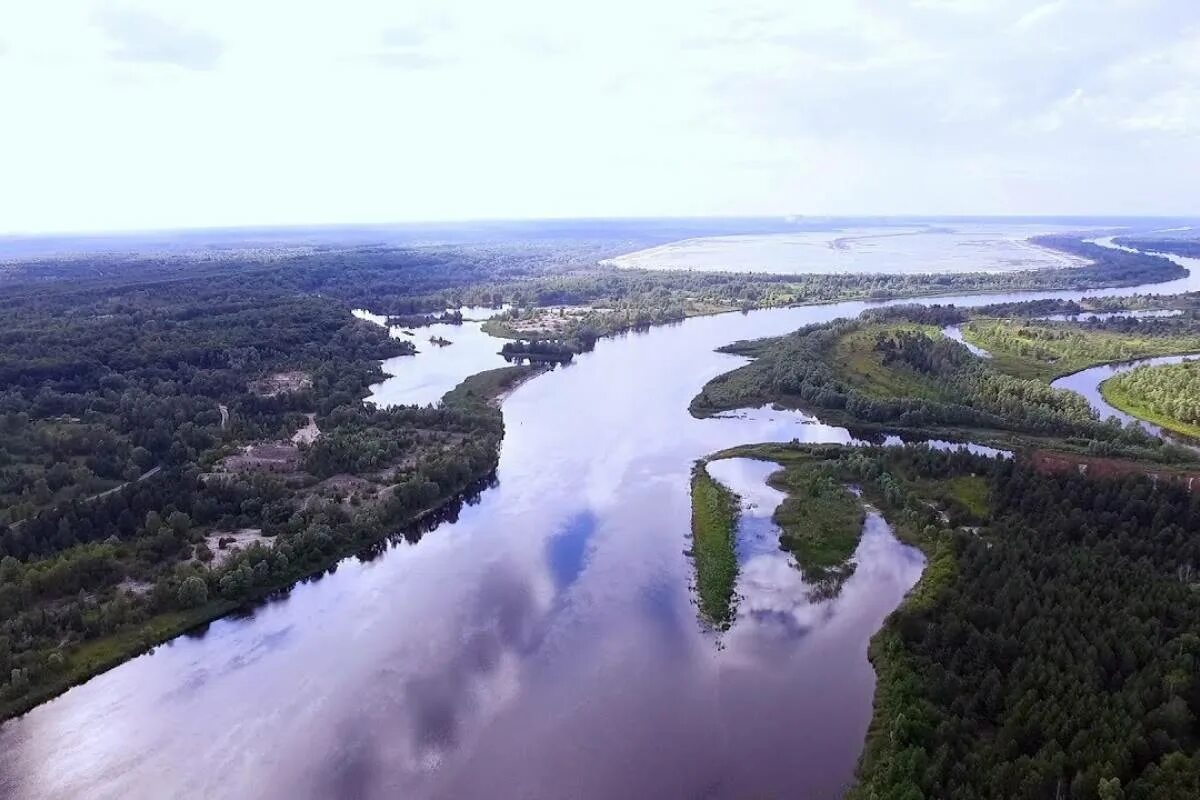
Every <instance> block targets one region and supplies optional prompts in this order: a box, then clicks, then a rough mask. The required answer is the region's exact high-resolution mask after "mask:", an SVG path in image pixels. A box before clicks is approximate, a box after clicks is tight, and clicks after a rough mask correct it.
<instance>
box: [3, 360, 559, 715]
mask: <svg viewBox="0 0 1200 800" xmlns="http://www.w3.org/2000/svg"><path fill="white" fill-rule="evenodd" d="M543 371H544V369H541V368H537V367H530V366H511V367H500V368H498V369H494V370H488V371H486V372H482V373H478V374H476V375H472V376H471V377H469V378H467V379H466V380H464V381H463V382H462V383H461V384H460V385H459V386H458V387H456V388H455V389H453V390H451V391H450V392H447V393H446V396H445V399H444V403H445V404H447V405H449V406H458V407H474V408H477V409H485V408H486V409H487V413H489V414H495V415H497V416H500V410H499V400H500V398H502V397H503V396H506V395H507V394H508V393H511V392H512V391H513V390H515V388H516V387H517V386H519V385H520V384H522V383H524V382H526V381H528V380H531V379H532V378H534V377H536V376H537V375H539V374H541V373H542V372H543ZM501 425H502V422H501ZM498 461H499V452H498V451H497V452H494V453H493V455H492V458H491V460H490V463H488V464H487V465H486V466H485V468H483V469H481V470H479V471H477V472H475V473H472V474H470V475H468V476H466V477H464V478H463V479H461V480H460V481H459V482H458V483H457V484H455V485H454V486H451V487H448V488H447V489H446V490H445V491H443V492H442V493H441V494H440V495H439V496H438V497H437V498H434V499H433V500H432V501H431V502H430V503H428V504H427V505H426V506H425V507H423V508H422V509H420V510H419V511H417V512H415V513H413V514H410V515H408V516H406V517H405V518H403V519H400V520H397V521H393V522H391V523H389V524H379V525H377V526H376V527H375V528H374V529H372V530H371V535H369V536H367V537H358V538H356V539H355V540H354V543H353V546H352V547H349V548H347V549H338V550H335V551H334V552H332V553H328V554H324V555H322V556H321V557H319V558H318V559H316V560H315V561H313V560H309V561H305V562H300V561H299V560H297V561H295V562H294V563H292V562H289V563H290V565H291V566H290V569H287V570H286V571H284V572H283V573H282V574H279V575H272V576H271V579H270V580H269V581H268V582H266V583H259V584H256V585H254V586H252V587H251V588H250V589H249V590H248V591H247V592H246V593H245V595H244V596H242V597H239V598H238V599H236V600H232V599H225V598H214V599H211V600H208V601H207V602H205V603H204V604H202V605H200V606H198V607H196V608H191V609H184V610H172V611H167V612H163V613H159V614H155V615H154V616H152V617H150V618H148V619H146V620H144V621H142V622H140V623H138V624H135V625H132V626H129V627H126V628H124V629H121V630H118V631H117V632H115V633H113V634H110V635H108V636H104V637H100V638H96V639H91V640H87V641H85V642H83V643H81V644H80V645H78V646H77V647H76V648H75V649H74V650H73V651H71V652H70V653H68V654H66V655H63V656H62V657H61V660H60V664H59V668H58V669H57V670H56V671H55V672H54V673H53V674H52V675H51V676H49V678H48V679H46V678H43V679H42V680H40V681H38V682H37V684H35V685H31V686H30V687H29V689H28V690H27V691H26V692H25V693H24V694H22V695H21V696H19V697H16V698H8V699H5V700H3V701H0V722H2V721H3V720H6V719H9V718H11V717H16V716H20V715H21V714H24V713H25V712H26V711H29V710H30V709H32V708H34V707H36V706H38V705H40V704H42V703H44V702H46V701H48V700H51V699H53V698H54V697H57V696H58V695H60V694H62V693H63V692H66V691H67V690H69V689H71V688H72V687H74V686H76V685H78V684H81V683H84V682H85V681H87V680H89V679H91V678H93V677H95V676H96V675H99V674H101V673H103V672H106V671H108V670H110V669H112V668H114V667H116V666H118V665H120V664H122V663H124V662H126V661H129V660H130V659H133V658H136V657H138V656H140V655H142V654H144V653H147V652H150V651H152V650H153V649H154V648H155V647H157V646H159V645H161V644H164V643H166V642H169V641H170V640H172V639H174V638H176V637H178V636H181V635H184V634H187V633H189V632H192V631H196V630H199V629H201V628H203V627H205V626H207V625H208V624H209V623H211V622H214V621H216V620H218V619H221V618H222V617H225V616H226V615H228V614H230V613H233V612H235V611H237V610H239V609H246V608H251V607H253V606H255V605H256V604H258V603H260V602H261V601H263V600H264V599H267V598H270V597H273V596H277V595H279V594H280V593H281V592H286V591H287V590H289V589H290V588H291V587H292V586H294V585H295V584H297V583H298V582H301V581H303V580H306V579H308V578H311V577H313V576H315V575H320V574H323V573H325V572H327V571H329V570H330V569H333V568H336V565H337V564H338V563H339V562H340V561H342V560H343V559H345V558H348V557H352V556H354V555H355V554H356V553H363V552H365V551H367V550H369V549H370V548H372V547H376V546H378V544H379V543H380V542H382V541H384V540H386V539H388V538H390V537H392V536H394V535H397V534H399V533H404V532H408V531H416V530H419V529H421V528H422V527H423V526H424V525H426V524H429V522H430V521H431V520H436V519H438V518H440V517H442V516H443V515H447V516H448V515H449V514H450V512H451V511H452V510H453V509H455V508H456V507H459V506H461V504H462V502H463V501H464V500H465V499H466V498H468V497H470V496H472V495H474V494H478V493H479V492H480V491H482V490H483V489H484V488H486V487H487V485H488V484H489V483H490V481H491V476H493V475H494V473H495V469H496V465H497V463H498ZM214 563H215V562H214Z"/></svg>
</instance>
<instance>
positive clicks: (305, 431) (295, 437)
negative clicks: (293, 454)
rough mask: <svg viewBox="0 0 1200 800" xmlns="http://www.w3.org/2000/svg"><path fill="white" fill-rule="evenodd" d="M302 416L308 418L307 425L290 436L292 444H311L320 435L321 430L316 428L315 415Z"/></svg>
mask: <svg viewBox="0 0 1200 800" xmlns="http://www.w3.org/2000/svg"><path fill="white" fill-rule="evenodd" d="M304 416H306V417H308V424H307V425H305V426H304V427H303V428H301V429H300V430H298V431H296V432H295V433H293V434H292V443H293V444H312V443H313V442H315V441H316V440H317V439H318V437H320V435H321V429H320V428H318V427H317V415H316V414H311V413H310V414H305V415H304Z"/></svg>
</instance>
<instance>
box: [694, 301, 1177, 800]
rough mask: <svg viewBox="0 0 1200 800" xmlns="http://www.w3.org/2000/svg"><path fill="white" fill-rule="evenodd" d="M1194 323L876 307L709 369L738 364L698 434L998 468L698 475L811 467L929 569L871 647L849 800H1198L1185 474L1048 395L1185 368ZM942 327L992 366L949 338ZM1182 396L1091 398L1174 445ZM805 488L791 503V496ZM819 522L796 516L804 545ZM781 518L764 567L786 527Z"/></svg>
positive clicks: (1044, 305) (1173, 459)
mask: <svg viewBox="0 0 1200 800" xmlns="http://www.w3.org/2000/svg"><path fill="white" fill-rule="evenodd" d="M1194 302H1195V298H1194V297H1193V296H1181V297H1174V298H1162V299H1153V300H1151V299H1144V300H1135V301H1134V302H1133V303H1132V304H1130V305H1136V306H1137V307H1140V308H1148V309H1151V310H1152V309H1155V308H1159V307H1171V308H1174V309H1178V310H1181V311H1182V312H1183V313H1182V314H1180V315H1175V316H1169V317H1142V318H1132V317H1129V316H1119V317H1110V318H1100V319H1087V318H1083V319H1081V320H1079V321H1072V322H1068V321H1061V320H1045V319H1038V317H1044V316H1046V315H1057V314H1075V313H1080V312H1082V311H1088V310H1090V311H1096V312H1111V311H1124V310H1126V308H1127V306H1126V307H1122V305H1121V304H1119V303H1117V302H1116V301H1099V302H1096V303H1094V304H1093V303H1092V302H1091V301H1089V304H1088V308H1084V307H1083V306H1081V305H1079V304H1066V303H1063V302H1062V301H1037V302H1035V303H1029V304H997V305H994V306H991V307H987V306H985V307H982V308H978V309H958V308H954V307H949V306H929V307H917V306H892V307H888V308H881V309H874V310H871V311H868V312H866V313H864V314H863V315H862V316H861V317H860V318H859V319H855V320H841V321H835V322H832V323H822V324H817V325H812V326H809V327H807V328H803V329H801V330H799V331H796V332H794V333H792V334H788V335H786V336H782V337H777V338H773V339H764V340H759V341H753V342H738V343H735V344H733V345H730V346H728V347H727V348H724V349H725V350H726V351H727V352H730V353H734V354H738V355H743V356H747V357H749V358H751V359H753V360H752V361H750V363H748V364H746V365H745V366H742V367H740V368H738V369H735V370H733V371H732V372H729V373H726V374H724V375H721V376H718V377H717V378H715V379H713V380H712V381H710V382H709V383H708V384H707V385H706V386H705V387H704V388H703V390H702V391H701V392H700V393H699V394H698V395H697V396H696V397H695V399H694V400H693V403H692V412H693V414H695V415H697V416H704V415H707V414H712V413H717V412H719V411H722V410H725V409H733V408H741V407H753V406H759V405H763V404H767V403H774V404H780V405H785V406H790V407H798V408H802V409H805V410H809V411H811V412H812V413H814V414H816V415H817V416H818V417H819V418H820V419H821V420H822V421H826V422H832V423H834V424H844V425H848V426H850V427H851V429H852V430H856V431H858V430H886V431H891V432H895V431H897V430H904V431H905V433H906V435H908V436H912V437H919V438H950V439H958V440H960V441H961V440H964V439H966V440H970V441H976V442H991V443H993V444H995V445H997V446H1002V445H1004V444H1007V445H1008V446H1009V447H1011V448H1012V449H1013V450H1015V451H1016V455H1015V457H1014V458H985V457H983V456H977V455H972V454H970V453H968V452H966V451H965V450H959V451H950V452H945V451H939V450H935V449H933V448H929V447H922V446H905V447H841V446H837V447H835V446H828V445H820V446H818V445H802V444H799V443H795V442H794V443H793V444H791V445H779V444H761V445H746V446H742V447H736V448H732V449H730V450H726V451H721V452H719V453H716V454H713V455H712V456H709V458H718V457H734V456H743V457H752V458H761V459H766V460H770V461H775V462H776V463H780V464H785V465H786V464H792V465H797V464H799V465H804V464H813V463H819V464H821V465H822V472H823V474H824V475H825V476H827V479H829V480H832V481H833V482H834V484H841V485H847V484H855V485H858V486H861V487H862V491H863V493H864V496H865V498H866V499H867V500H869V501H870V502H871V503H872V504H874V505H876V506H877V507H878V508H879V509H880V510H881V512H882V513H883V514H884V516H885V518H886V519H887V520H888V521H889V522H890V523H891V524H892V525H893V526H894V528H895V530H896V533H897V536H899V537H900V538H901V539H902V540H904V541H906V542H909V543H911V544H913V545H916V546H918V547H920V548H921V549H922V550H923V551H924V552H925V554H926V557H927V559H928V564H927V566H926V568H925V571H924V573H923V575H922V578H921V580H920V581H919V583H918V584H917V586H916V587H915V588H914V589H913V590H912V591H911V592H910V594H909V595H908V597H907V598H906V599H905V601H904V602H903V603H902V605H901V606H900V608H899V609H898V610H897V611H896V612H895V613H894V614H893V615H892V617H891V618H889V620H888V622H887V623H886V624H885V626H884V628H883V629H882V630H881V631H880V632H879V633H878V634H876V636H875V637H874V639H873V640H872V645H871V650H870V657H871V661H872V664H873V665H874V667H875V669H876V672H877V675H878V684H877V688H876V695H875V712H874V716H873V719H872V722H871V726H870V729H869V733H868V737H867V744H866V747H865V749H864V751H863V754H862V756H861V758H860V762H859V768H858V775H857V782H856V785H855V786H854V787H853V788H852V789H851V791H850V794H849V797H851V798H853V800H884V799H885V798H886V799H887V800H891V799H892V798H906V799H908V798H911V799H912V800H916V799H918V798H933V797H954V798H967V799H968V800H969V799H970V798H1030V799H1031V800H1033V799H1041V798H1044V799H1045V800H1060V798H1073V799H1074V798H1078V799H1080V800H1092V799H1093V798H1098V799H1099V800H1111V799H1112V798H1125V799H1126V800H1132V799H1133V798H1139V799H1140V798H1145V799H1146V800H1149V798H1166V799H1167V800H1177V799H1178V800H1182V799H1183V798H1191V797H1196V796H1200V721H1198V717H1197V714H1198V713H1200V633H1198V632H1200V572H1197V569H1198V567H1200V536H1197V531H1200V499H1197V497H1196V495H1194V494H1193V493H1192V492H1191V491H1190V490H1189V487H1190V486H1191V484H1192V482H1193V481H1194V478H1195V475H1196V474H1197V473H1196V470H1197V467H1198V466H1200V464H1198V463H1197V461H1196V457H1195V456H1194V455H1193V454H1192V453H1190V452H1189V451H1186V450H1184V449H1182V448H1180V447H1176V446H1171V445H1164V444H1163V443H1162V442H1161V441H1160V440H1157V439H1154V438H1152V437H1149V436H1148V435H1147V434H1145V432H1143V431H1141V430H1140V429H1136V428H1135V426H1126V427H1122V426H1120V425H1116V424H1114V423H1112V422H1101V421H1099V420H1098V419H1096V417H1095V414H1094V413H1093V412H1092V411H1091V409H1090V407H1089V406H1088V405H1087V404H1086V402H1084V401H1083V399H1082V398H1081V397H1079V396H1077V395H1075V394H1073V393H1070V392H1061V391H1057V390H1054V389H1051V388H1050V386H1049V384H1048V380H1049V378H1050V377H1053V376H1054V375H1056V374H1060V373H1061V372H1064V371H1069V370H1072V369H1077V368H1080V367H1081V366H1087V365H1090V364H1093V363H1096V362H1104V361H1108V360H1115V359H1121V358H1131V357H1137V356H1141V355H1158V354H1163V353H1168V352H1178V351H1180V350H1183V351H1186V350H1193V349H1195V347H1196V345H1197V339H1196V336H1197V331H1198V326H1197V322H1196V317H1195V316H1194V313H1193V310H1194ZM947 325H959V326H962V328H963V330H964V332H970V335H969V339H970V340H971V341H973V342H975V343H977V344H979V345H981V346H984V347H987V348H988V349H989V350H991V351H992V352H993V354H994V355H995V357H994V358H981V357H978V356H976V355H974V354H972V353H971V352H969V351H968V350H967V349H966V348H965V347H964V346H963V345H962V344H960V343H959V342H956V341H954V340H952V339H949V338H947V337H946V336H944V335H943V333H942V329H943V327H944V326H947ZM1197 374H1200V371H1197V370H1196V369H1195V364H1182V365H1174V366H1169V367H1144V368H1139V369H1135V370H1133V371H1131V372H1127V373H1124V374H1122V375H1119V376H1117V377H1116V378H1112V379H1110V380H1109V381H1108V382H1107V384H1106V387H1111V386H1114V385H1115V386H1116V387H1117V388H1119V389H1123V390H1124V392H1125V395H1126V396H1134V395H1136V396H1137V397H1139V398H1140V399H1141V402H1142V403H1143V405H1144V407H1145V408H1147V409H1149V408H1153V410H1155V411H1157V412H1158V413H1160V414H1166V415H1175V414H1178V415H1179V416H1178V417H1176V419H1177V420H1179V421H1181V422H1182V421H1184V420H1186V419H1193V420H1194V419H1196V417H1195V415H1192V414H1191V412H1190V411H1189V408H1190V406H1188V405H1187V403H1188V400H1187V399H1182V398H1191V397H1194V396H1197V395H1198V394H1200V392H1198V390H1197V384H1196V383H1195V382H1196V380H1197V379H1196V376H1197ZM1106 396H1108V392H1107V391H1106ZM1149 398H1154V399H1153V400H1150V399H1149ZM1152 404H1153V405H1152ZM1065 453H1070V454H1073V455H1071V456H1070V457H1059V455H1058V454H1065ZM1163 464H1167V465H1168V466H1167V467H1165V468H1164V467H1163V466H1162V465H1163ZM792 469H795V467H794V466H793V467H792ZM1174 470H1178V472H1174ZM800 474H801V475H804V474H805V473H803V472H801V473H800ZM1164 478H1167V479H1165V480H1164ZM820 480H821V479H820V478H817V477H815V476H813V474H812V473H811V472H810V473H808V474H807V476H806V477H802V478H798V479H796V480H793V481H792V482H791V491H792V492H793V494H792V497H793V498H797V496H798V495H799V496H806V495H811V494H812V492H813V487H814V486H816V487H817V488H818V489H819V488H820V485H821V484H820ZM777 488H784V486H783V485H779V486H778V487H777ZM821 507H822V503H820V502H818V503H815V504H812V505H811V507H810V508H809V509H808V512H809V513H808V516H809V517H810V518H809V519H807V520H806V521H805V523H804V525H805V529H806V530H807V531H808V533H809V534H810V535H815V534H816V533H817V532H819V531H820V530H821V528H822V525H823V524H824V523H823V522H822V521H820V520H818V521H814V520H813V519H811V516H812V514H814V513H817V512H818V511H819V510H820V509H821ZM781 510H782V506H781ZM776 517H777V519H776V521H777V523H778V525H779V528H780V536H781V544H782V543H783V542H784V541H785V538H786V536H787V524H788V523H789V522H794V521H789V520H788V519H787V518H786V517H787V515H786V514H779V513H777V514H776ZM801 569H804V567H803V566H801ZM806 575H807V571H806Z"/></svg>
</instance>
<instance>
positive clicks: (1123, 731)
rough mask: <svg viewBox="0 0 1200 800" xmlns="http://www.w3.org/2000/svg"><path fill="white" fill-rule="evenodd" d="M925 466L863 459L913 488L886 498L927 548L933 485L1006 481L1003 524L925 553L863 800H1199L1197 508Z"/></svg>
mask: <svg viewBox="0 0 1200 800" xmlns="http://www.w3.org/2000/svg"><path fill="white" fill-rule="evenodd" d="M918 450H925V449H924V448H898V449H891V450H879V451H875V452H874V454H870V453H868V452H865V451H860V452H858V453H855V454H852V455H850V456H848V457H847V459H848V460H850V459H853V460H854V461H857V462H858V465H859V470H860V473H861V475H862V477H863V479H864V481H868V482H871V483H872V484H873V485H874V486H876V487H880V486H887V487H899V489H898V490H896V489H894V488H893V489H892V490H890V491H888V492H882V491H879V490H877V494H879V496H880V501H881V503H883V504H884V507H885V513H887V514H888V515H889V516H893V515H895V516H897V517H899V518H900V521H901V522H902V526H901V527H902V530H904V529H907V530H908V532H909V533H910V534H911V533H913V532H914V530H915V529H914V527H913V526H911V525H909V526H905V525H903V523H904V522H905V521H908V520H910V519H911V515H912V514H914V513H915V514H917V515H921V514H924V513H925V512H924V511H922V510H921V509H922V508H923V507H924V502H923V499H922V497H921V493H920V490H919V488H918V485H919V482H920V481H923V480H924V481H928V480H930V479H936V480H940V481H945V480H948V479H951V478H953V477H954V476H955V475H960V474H982V475H986V476H989V482H990V493H991V498H992V500H991V517H990V520H989V521H988V522H987V524H986V525H984V526H983V527H982V528H981V529H978V530H976V529H974V528H948V527H945V526H941V529H939V527H938V526H936V525H926V526H925V527H924V528H923V529H921V532H920V533H919V535H918V536H917V537H916V538H917V540H918V541H921V542H922V544H923V546H924V547H925V549H926V551H927V552H928V553H930V555H931V558H932V560H931V563H930V566H929V567H928V568H927V570H926V573H925V575H924V577H923V578H922V581H921V583H920V584H918V586H917V588H916V589H915V590H914V592H913V594H912V595H911V596H910V598H909V599H908V600H907V601H906V603H905V604H904V605H902V606H901V608H900V610H898V611H897V612H896V614H894V615H893V617H892V619H891V620H890V621H889V622H888V624H887V626H886V627H885V629H884V630H883V631H882V632H881V633H880V634H879V635H878V636H877V637H876V639H875V641H874V643H873V645H872V660H873V661H874V663H875V666H876V669H877V670H878V672H879V687H878V689H877V694H876V716H875V720H874V722H873V723H872V730H871V733H870V735H869V736H868V744H867V749H866V751H865V753H864V756H863V760H862V763H861V765H860V775H859V778H860V783H859V785H858V786H857V787H856V788H855V790H854V791H853V792H852V795H851V796H852V797H855V798H872V799H874V798H878V799H879V800H882V799H883V798H889V799H890V798H922V797H954V798H968V799H969V798H1031V799H1032V798H1045V800H1052V799H1054V798H1079V799H1085V798H1086V799H1087V800H1090V799H1091V798H1101V800H1109V798H1127V800H1135V799H1138V800H1140V799H1142V798H1145V800H1150V799H1151V798H1154V799H1155V800H1183V799H1184V798H1192V797H1196V796H1197V792H1200V725H1198V724H1197V716H1196V715H1197V713H1198V712H1200V669H1198V666H1197V665H1198V663H1200V661H1198V659H1200V636H1198V635H1197V631H1200V591H1197V587H1198V585H1200V584H1198V583H1197V573H1196V566H1197V564H1198V563H1200V535H1197V531H1200V501H1198V500H1197V498H1196V496H1195V495H1193V494H1191V493H1189V492H1188V491H1187V490H1186V489H1185V488H1184V487H1183V486H1181V485H1180V484H1177V483H1172V482H1152V481H1151V480H1150V479H1148V478H1145V477H1125V478H1121V479H1106V478H1096V477H1087V476H1083V475H1080V474H1078V473H1077V472H1075V471H1066V472H1062V473H1047V472H1045V471H1037V470H1035V469H1034V468H1033V467H1032V465H1031V464H1029V463H1027V462H1024V461H1021V460H1018V461H1017V462H1016V463H1013V462H1009V461H1004V460H992V461H989V460H987V459H982V458H976V459H974V460H973V462H972V459H971V457H969V456H965V455H962V454H955V455H953V456H951V455H948V454H944V453H939V452H937V451H932V450H925V451H924V452H916V451H918ZM885 494H890V499H889V498H888V497H885V496H884V495H885ZM905 495H907V498H906V497H905Z"/></svg>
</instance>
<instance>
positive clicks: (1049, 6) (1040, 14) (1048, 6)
mask: <svg viewBox="0 0 1200 800" xmlns="http://www.w3.org/2000/svg"><path fill="white" fill-rule="evenodd" d="M1064 5H1065V3H1064V2H1063V0H1052V1H1051V2H1049V3H1045V4H1044V5H1040V6H1037V7H1036V8H1034V9H1032V10H1030V11H1027V12H1026V13H1024V14H1022V15H1021V16H1020V17H1019V18H1018V19H1017V21H1016V22H1015V23H1013V27H1014V28H1018V29H1022V28H1032V27H1034V26H1035V25H1039V24H1041V23H1042V22H1045V21H1046V20H1047V19H1049V18H1050V17H1053V16H1054V15H1055V14H1057V13H1058V12H1059V11H1061V10H1062V8H1063V6H1064Z"/></svg>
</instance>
